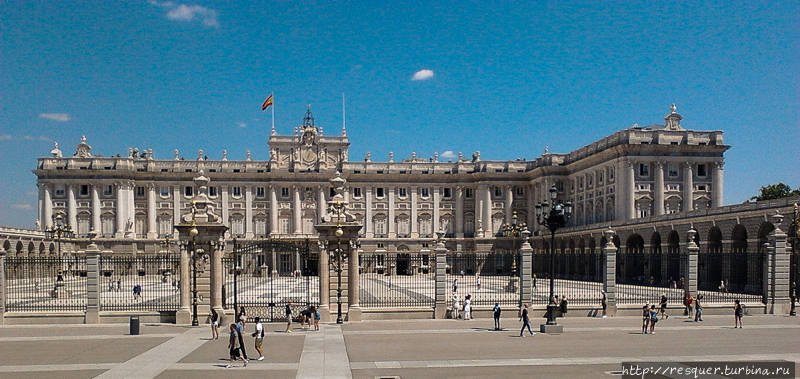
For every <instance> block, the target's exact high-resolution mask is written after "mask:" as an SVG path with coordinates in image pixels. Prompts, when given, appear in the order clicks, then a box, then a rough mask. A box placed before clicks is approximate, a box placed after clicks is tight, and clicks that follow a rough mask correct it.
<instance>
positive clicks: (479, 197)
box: [475, 184, 486, 238]
mask: <svg viewBox="0 0 800 379" xmlns="http://www.w3.org/2000/svg"><path fill="white" fill-rule="evenodd" d="M485 194H486V185H485V184H481V185H478V186H476V187H475V237H477V238H483V228H484V226H485V224H484V223H485V222H486V220H485V219H484V217H485V216H484V214H483V213H484V210H485V209H486V208H485V207H484V206H483V202H484V200H483V198H484V195H485Z"/></svg>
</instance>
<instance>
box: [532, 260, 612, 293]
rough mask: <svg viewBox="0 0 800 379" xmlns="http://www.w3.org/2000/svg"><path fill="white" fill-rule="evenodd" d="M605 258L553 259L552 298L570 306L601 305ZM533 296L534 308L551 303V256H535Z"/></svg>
mask: <svg viewBox="0 0 800 379" xmlns="http://www.w3.org/2000/svg"><path fill="white" fill-rule="evenodd" d="M604 259H605V256H604V255H603V254H599V253H596V252H594V251H584V252H573V253H563V252H561V251H556V254H555V257H554V259H553V263H554V266H553V268H554V273H555V276H554V280H553V295H555V296H558V298H559V299H563V298H565V297H566V298H567V302H568V303H569V304H570V305H599V304H600V302H601V298H602V295H601V292H600V291H601V290H602V289H603V283H602V280H603V275H604V274H605V271H604V269H605V261H604ZM532 271H533V282H532V287H533V291H532V296H533V301H532V302H533V304H534V305H542V306H544V305H547V304H548V303H549V302H550V282H549V278H550V252H549V251H544V252H540V253H537V254H534V255H533V270H532Z"/></svg>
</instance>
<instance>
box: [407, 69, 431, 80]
mask: <svg viewBox="0 0 800 379" xmlns="http://www.w3.org/2000/svg"><path fill="white" fill-rule="evenodd" d="M432 77H433V71H431V70H419V71H417V72H415V73H414V76H412V77H411V80H428V79H430V78H432Z"/></svg>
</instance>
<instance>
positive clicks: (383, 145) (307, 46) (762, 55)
mask: <svg viewBox="0 0 800 379" xmlns="http://www.w3.org/2000/svg"><path fill="white" fill-rule="evenodd" d="M620 3H621V4H609V3H605V2H594V1H585V2H571V1H564V2H561V1H559V2H556V1H528V2H510V1H508V2H467V1H458V2H456V1H451V2H420V1H412V2H383V1H343V2H336V3H334V2H312V1H300V2H294V1H258V2H232V1H203V0H198V1H187V2H183V1H182V0H179V1H174V2H168V1H155V0H151V1H146V0H141V1H139V0H129V1H111V0H108V1H65V2H57V1H42V2H31V1H13V0H12V1H6V2H3V3H2V4H0V174H2V180H0V225H5V226H19V227H33V225H34V220H35V219H36V217H37V216H36V197H37V188H36V181H35V176H34V175H33V174H32V173H31V172H30V170H32V169H34V168H35V167H36V159H37V158H38V157H41V156H46V155H48V153H49V152H50V150H51V149H52V146H53V141H57V142H59V145H60V147H61V149H62V150H63V151H64V153H65V154H68V155H69V154H72V153H73V152H74V150H75V148H74V147H75V145H77V143H78V142H79V141H80V137H81V135H86V137H87V139H88V142H89V143H90V144H91V145H92V146H93V148H94V149H93V153H97V154H102V155H106V156H108V155H116V154H117V153H122V154H125V152H126V151H127V148H128V147H137V148H139V149H148V148H152V149H153V150H154V151H155V156H156V158H158V159H169V158H171V157H172V151H173V150H174V149H178V150H180V152H181V155H183V156H186V157H194V156H196V154H197V150H198V149H203V150H204V152H205V154H207V155H208V156H209V157H210V158H211V159H220V158H221V154H222V153H221V152H222V150H223V149H227V150H228V157H229V159H244V157H245V151H246V150H251V151H252V153H253V157H254V158H255V159H266V158H267V156H268V152H267V147H266V141H267V138H268V135H269V129H270V122H271V120H270V112H269V111H267V112H261V110H260V105H261V102H262V101H263V100H264V99H265V98H266V96H268V95H269V94H270V93H273V92H274V94H275V124H276V128H277V130H278V133H280V134H291V133H292V132H293V130H294V127H295V126H298V125H300V124H301V122H302V117H303V113H304V112H305V108H306V104H308V103H311V104H312V111H313V112H314V116H315V118H316V121H317V125H318V126H322V127H323V128H324V130H325V134H328V135H332V134H338V133H339V132H340V131H341V122H342V121H341V119H342V111H341V102H342V99H341V97H342V94H343V93H344V94H346V96H347V131H348V136H349V137H350V141H351V143H352V146H351V153H350V159H351V160H359V159H362V158H363V157H364V155H365V154H366V152H367V151H370V152H371V155H372V159H373V160H383V161H385V160H387V159H388V153H389V152H390V151H392V152H394V154H395V157H396V158H397V159H400V158H403V157H409V156H410V155H411V152H416V153H417V155H419V156H424V157H427V156H431V155H433V153H434V152H438V153H439V154H440V155H442V154H445V152H448V151H450V152H454V153H457V152H459V151H461V152H463V153H464V155H466V156H470V155H471V154H472V152H473V151H475V150H480V151H481V156H482V158H484V159H515V158H528V159H532V158H535V157H537V156H539V155H540V154H541V153H542V151H543V150H544V148H545V146H549V148H550V151H552V152H569V151H572V150H574V149H577V148H580V147H582V146H584V145H586V144H588V143H591V142H593V141H596V140H598V139H600V138H603V137H605V136H607V135H609V134H611V133H614V132H616V131H618V130H621V129H624V128H627V127H629V126H631V125H632V124H634V123H638V124H641V125H649V124H652V123H663V117H664V116H665V115H666V114H667V113H669V105H670V104H671V103H675V104H676V105H677V107H678V112H679V113H681V114H682V115H683V117H684V120H683V126H684V127H687V128H689V129H696V130H723V131H724V132H725V141H726V143H728V144H729V145H732V146H733V147H732V148H731V150H729V151H728V153H727V154H726V161H727V164H726V166H725V201H726V203H739V202H742V201H744V200H745V199H747V198H748V197H750V196H752V195H755V194H757V193H758V188H759V187H760V186H763V185H766V184H770V183H776V182H780V181H782V182H785V183H787V184H789V185H791V186H792V187H793V188H796V187H798V185H800V175H798V168H797V161H798V153H797V145H798V142H799V141H800V138H798V137H800V136H799V135H798V125H800V124H799V123H798V115H800V112H798V111H799V110H800V109H799V108H800V107H799V104H800V103H799V102H798V100H800V98H799V96H798V88H800V80H799V79H798V68H800V43H799V42H800V16H799V15H800V5H798V3H797V2H795V1H777V2H772V1H769V2H767V1H764V2H729V1H721V2H697V1H670V2H663V1H659V2H655V1H653V2H640V1H625V2H620ZM422 70H429V71H430V73H429V75H427V76H425V77H424V80H412V77H413V76H414V75H415V73H418V72H420V71H422ZM431 73H432V75H430V74H431ZM423 76H424V75H423Z"/></svg>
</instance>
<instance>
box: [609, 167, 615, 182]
mask: <svg viewBox="0 0 800 379" xmlns="http://www.w3.org/2000/svg"><path fill="white" fill-rule="evenodd" d="M608 180H614V169H613V168H611V169H609V170H608Z"/></svg>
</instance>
